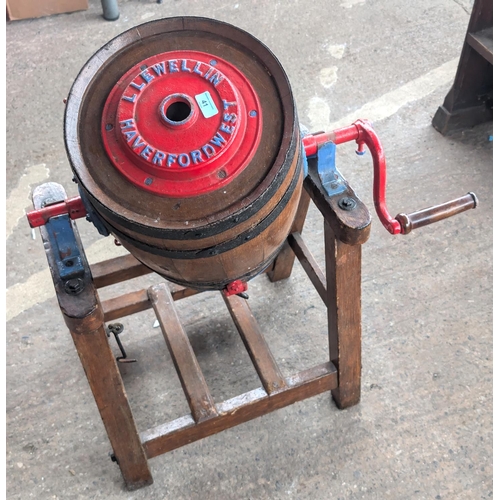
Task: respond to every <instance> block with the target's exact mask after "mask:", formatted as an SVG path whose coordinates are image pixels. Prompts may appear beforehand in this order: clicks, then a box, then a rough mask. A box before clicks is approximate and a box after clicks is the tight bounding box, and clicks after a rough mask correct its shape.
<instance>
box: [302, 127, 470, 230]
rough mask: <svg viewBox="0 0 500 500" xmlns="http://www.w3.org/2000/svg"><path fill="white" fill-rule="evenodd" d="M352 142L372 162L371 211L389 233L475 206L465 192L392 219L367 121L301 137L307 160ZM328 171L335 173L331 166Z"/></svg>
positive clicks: (379, 151)
mask: <svg viewBox="0 0 500 500" xmlns="http://www.w3.org/2000/svg"><path fill="white" fill-rule="evenodd" d="M349 141H355V142H356V143H357V145H358V149H357V151H356V153H357V154H359V155H362V154H364V152H365V151H364V146H365V145H366V146H367V147H368V149H369V150H370V153H371V155H372V159H373V201H374V204H375V210H376V212H377V215H378V218H379V219H380V222H381V223H382V225H383V226H384V227H385V228H386V229H387V230H388V231H389V232H390V233H391V234H394V235H395V234H408V233H410V232H411V231H412V230H413V229H417V228H419V227H423V226H427V225H429V224H433V223H434V222H438V221H440V220H443V219H447V218H448V217H451V216H453V215H457V214H459V213H461V212H464V211H466V210H469V209H471V208H476V207H477V204H478V199H477V196H476V195H475V194H474V193H470V192H469V193H467V194H466V195H465V196H462V197H460V198H457V199H455V200H451V201H448V202H446V203H443V204H441V205H436V206H433V207H429V208H425V209H423V210H419V211H417V212H413V213H411V214H404V213H401V214H398V215H396V217H392V216H391V215H390V214H389V211H388V210H387V205H386V201H385V186H386V161H385V154H384V150H383V148H382V144H381V142H380V139H379V138H378V136H377V134H376V132H375V130H374V129H373V127H372V125H371V123H370V122H369V121H368V120H357V121H355V122H354V123H353V124H352V125H350V126H349V127H344V128H340V129H337V130H333V131H331V132H321V133H318V134H311V135H306V136H304V137H303V138H302V142H303V144H304V149H305V154H306V157H308V158H313V157H316V156H317V155H318V152H319V150H320V148H322V147H323V146H324V145H325V144H327V143H333V144H334V145H337V144H343V143H345V142H349ZM332 169H333V170H332V171H336V170H335V163H333V167H332ZM323 178H324V183H323V187H324V188H325V189H326V190H327V192H328V190H329V189H330V185H331V184H329V183H331V180H329V178H328V175H324V177H323Z"/></svg>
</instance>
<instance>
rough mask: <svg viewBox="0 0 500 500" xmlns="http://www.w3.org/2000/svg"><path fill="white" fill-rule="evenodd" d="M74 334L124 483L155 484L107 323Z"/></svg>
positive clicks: (130, 485)
mask: <svg viewBox="0 0 500 500" xmlns="http://www.w3.org/2000/svg"><path fill="white" fill-rule="evenodd" d="M71 336H72V337H73V341H74V342H75V347H76V350H77V352H78V356H79V357H80V361H81V363H82V366H83V369H84V370H85V374H86V375H87V379H88V381H89V385H90V388H91V389H92V394H93V395H94V398H95V402H96V404H97V407H98V409H99V413H100V414H101V419H102V422H103V424H104V427H105V429H106V432H107V434H108V438H109V441H110V442H111V446H112V448H113V453H114V455H115V458H116V462H117V463H118V466H119V467H120V470H121V473H122V475H123V479H124V481H125V486H126V487H127V489H128V490H135V489H138V488H141V487H143V486H147V485H148V484H152V482H153V477H152V475H151V472H150V470H149V466H148V461H147V458H146V454H145V451H144V448H143V447H142V443H141V440H140V437H139V433H138V430H137V427H136V424H135V421H134V417H133V415H132V410H131V409H130V405H129V403H128V399H127V394H126V393H125V387H124V385H123V381H122V378H121V375H120V372H119V370H118V366H117V364H116V360H115V358H114V356H113V352H112V351H111V348H110V346H109V342H108V339H107V336H106V330H105V327H104V324H102V326H100V327H99V328H98V329H96V330H93V331H88V332H82V333H76V332H74V331H71Z"/></svg>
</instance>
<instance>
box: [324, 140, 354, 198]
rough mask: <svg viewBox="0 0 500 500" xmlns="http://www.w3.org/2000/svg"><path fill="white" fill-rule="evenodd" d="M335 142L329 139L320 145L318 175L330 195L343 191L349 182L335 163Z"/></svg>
mask: <svg viewBox="0 0 500 500" xmlns="http://www.w3.org/2000/svg"><path fill="white" fill-rule="evenodd" d="M336 149H337V147H336V145H335V143H333V142H331V141H329V142H325V143H324V144H321V145H320V146H319V147H318V155H317V156H318V175H319V179H320V181H321V185H322V186H323V188H324V189H325V191H326V193H327V194H328V196H334V195H337V194H340V193H343V192H344V191H345V190H346V189H347V182H346V180H345V179H344V178H343V177H342V174H341V173H340V172H339V171H338V170H337V167H336V165H335V151H336Z"/></svg>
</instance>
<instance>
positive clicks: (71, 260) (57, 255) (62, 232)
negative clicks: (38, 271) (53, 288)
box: [45, 215, 85, 281]
mask: <svg viewBox="0 0 500 500" xmlns="http://www.w3.org/2000/svg"><path fill="white" fill-rule="evenodd" d="M45 228H46V229H47V235H48V237H49V241H50V246H51V248H52V249H53V252H54V259H55V263H56V265H57V270H58V272H59V276H60V277H61V279H62V280H64V281H67V280H69V279H73V278H78V277H82V276H83V275H84V273H85V269H84V267H83V263H82V257H81V254H80V250H79V248H78V244H77V242H76V238H75V233H74V232H73V227H72V225H71V219H70V218H69V215H58V216H57V217H51V218H50V219H49V220H48V221H47V223H46V224H45Z"/></svg>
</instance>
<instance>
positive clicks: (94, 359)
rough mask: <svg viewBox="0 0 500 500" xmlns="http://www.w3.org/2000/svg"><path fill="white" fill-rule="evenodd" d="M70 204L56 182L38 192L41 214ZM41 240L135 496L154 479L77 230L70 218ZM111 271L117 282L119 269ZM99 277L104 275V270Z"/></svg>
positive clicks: (49, 227)
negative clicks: (58, 203) (65, 202)
mask: <svg viewBox="0 0 500 500" xmlns="http://www.w3.org/2000/svg"><path fill="white" fill-rule="evenodd" d="M65 198H66V193H65V191H64V189H63V187H62V186H61V185H59V184H56V183H53V182H52V183H46V184H42V185H41V186H38V187H37V188H36V189H35V190H34V191H33V205H34V207H35V209H39V208H41V207H42V206H44V204H45V202H46V200H51V202H54V201H62V200H64V199H65ZM54 224H56V226H54ZM40 235H41V237H42V241H43V244H44V248H45V253H46V256H47V261H48V264H49V269H50V272H51V275H52V279H53V282H54V288H55V290H56V296H57V300H58V302H59V307H60V308H61V313H62V315H63V318H64V321H65V322H66V325H67V326H68V328H69V331H70V332H71V336H72V338H73V342H74V343H75V347H76V350H77V352H78V356H79V357H80V361H81V363H82V366H83V369H84V371H85V374H86V375H87V379H88V382H89V385H90V388H91V389H92V393H93V395H94V399H95V401H96V404H97V407H98V409H99V412H100V414H101V418H102V422H103V424H104V427H105V429H106V432H107V434H108V438H109V440H110V442H111V446H112V448H113V452H114V456H115V459H116V462H117V463H118V465H119V467H120V470H121V472H122V475H123V479H124V481H125V485H126V487H127V489H129V490H134V489H137V488H141V487H142V486H146V485H148V484H151V483H152V482H153V477H152V476H151V472H150V470H149V467H148V461H147V457H146V453H145V451H144V448H143V446H142V442H141V439H140V437H139V432H138V430H137V427H136V425H135V421H134V417H133V415H132V410H131V409H130V405H129V403H128V399H127V394H126V393H125V387H124V385H123V381H122V378H121V375H120V372H119V370H118V366H117V364H116V360H115V358H114V355H113V352H112V351H111V347H110V345H109V342H108V338H107V335H106V326H105V324H104V311H103V308H102V305H101V303H100V301H99V298H98V295H97V290H96V287H95V284H94V282H93V280H92V273H91V270H90V267H89V264H88V261H87V258H86V256H85V251H84V249H83V246H82V242H81V240H80V236H79V234H78V229H77V227H76V224H75V222H74V221H72V220H70V218H69V216H68V215H60V216H59V217H57V218H54V219H50V220H49V221H47V223H46V225H45V226H42V227H40ZM68 256H69V257H68ZM63 258H66V261H65V262H63V260H62V259H63ZM68 259H70V260H68ZM61 269H69V270H70V273H72V274H64V273H63V272H62V271H61ZM108 270H109V271H111V273H110V274H111V276H115V277H116V274H117V269H116V266H115V267H113V266H111V269H108ZM96 271H98V272H96V274H99V269H96ZM101 271H102V270H101ZM141 273H142V274H144V272H143V270H141V268H140V266H139V268H138V266H135V265H134V267H133V270H132V275H133V276H137V275H140V274H141ZM101 274H102V272H101ZM133 276H132V277H133ZM103 284H106V280H104V282H103Z"/></svg>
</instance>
